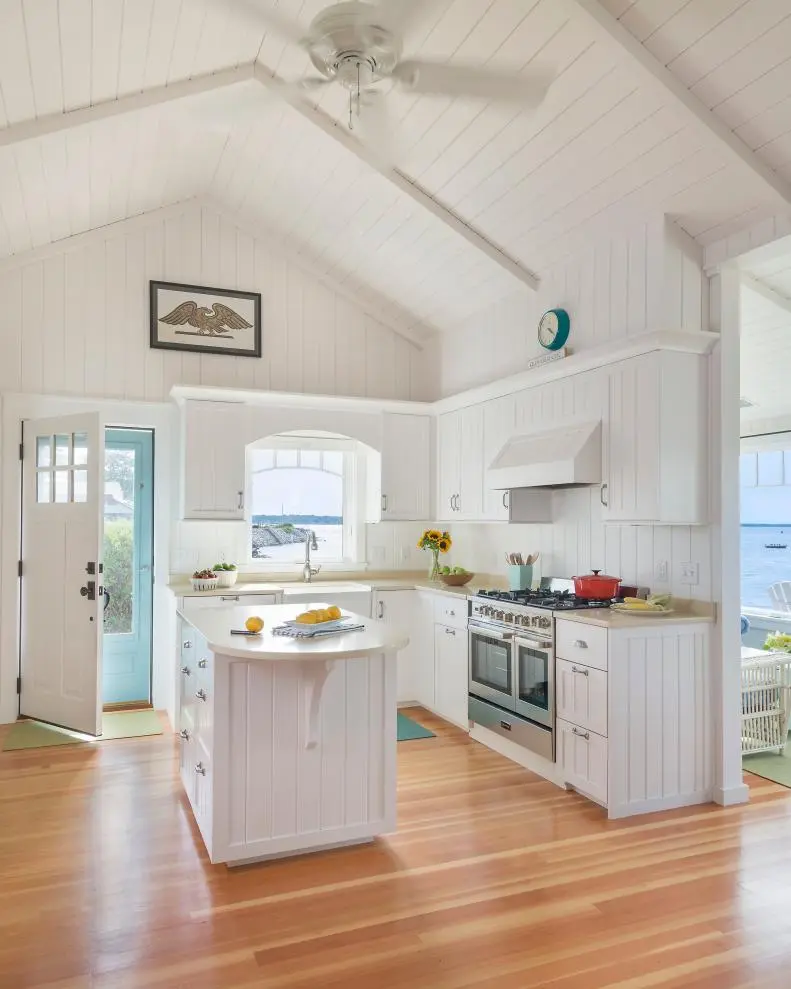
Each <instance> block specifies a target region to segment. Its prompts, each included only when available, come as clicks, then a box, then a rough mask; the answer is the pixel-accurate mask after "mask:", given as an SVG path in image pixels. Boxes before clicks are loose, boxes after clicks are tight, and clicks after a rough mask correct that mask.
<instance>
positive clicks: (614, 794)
mask: <svg viewBox="0 0 791 989" xmlns="http://www.w3.org/2000/svg"><path fill="white" fill-rule="evenodd" d="M665 621H667V622H668V624H665ZM609 649H610V662H609V672H608V677H609V779H608V799H607V810H608V816H609V817H611V818H617V817H626V816H629V815H632V814H643V813H648V812H649V811H654V810H663V809H667V808H670V807H683V806H687V805H689V804H698V803H708V802H709V801H710V800H711V799H712V795H713V787H714V750H713V736H712V730H713V724H714V714H713V708H712V702H713V698H712V675H711V674H712V664H711V659H710V655H709V626H708V625H705V624H701V625H693V626H683V625H679V626H673V625H672V624H670V620H663V622H662V624H660V625H658V626H657V627H656V628H653V627H652V628H644V627H643V628H636V629H635V630H634V631H629V630H627V629H618V630H613V629H610V631H609ZM627 752H628V758H627V755H626V753H627Z"/></svg>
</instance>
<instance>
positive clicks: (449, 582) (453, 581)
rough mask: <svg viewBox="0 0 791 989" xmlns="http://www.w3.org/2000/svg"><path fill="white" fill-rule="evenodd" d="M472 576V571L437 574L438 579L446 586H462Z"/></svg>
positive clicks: (467, 582)
mask: <svg viewBox="0 0 791 989" xmlns="http://www.w3.org/2000/svg"><path fill="white" fill-rule="evenodd" d="M474 576H475V574H474V573H442V574H440V575H439V579H440V580H441V581H442V583H443V584H445V585H446V586H447V587H463V586H464V585H465V584H469V582H470V581H471V580H472V578H473V577H474Z"/></svg>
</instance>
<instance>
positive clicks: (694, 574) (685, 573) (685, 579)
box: [680, 563, 699, 584]
mask: <svg viewBox="0 0 791 989" xmlns="http://www.w3.org/2000/svg"><path fill="white" fill-rule="evenodd" d="M698 570H699V566H698V564H697V563H682V564H681V576H680V580H681V583H682V584H697V582H698V579H699V578H698Z"/></svg>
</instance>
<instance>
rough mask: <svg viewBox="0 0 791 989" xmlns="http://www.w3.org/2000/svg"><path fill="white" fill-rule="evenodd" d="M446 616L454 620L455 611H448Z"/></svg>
mask: <svg viewBox="0 0 791 989" xmlns="http://www.w3.org/2000/svg"><path fill="white" fill-rule="evenodd" d="M448 614H449V615H450V617H451V618H455V617H456V612H455V611H449V612H448Z"/></svg>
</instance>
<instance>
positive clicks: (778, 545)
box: [764, 543, 788, 549]
mask: <svg viewBox="0 0 791 989" xmlns="http://www.w3.org/2000/svg"><path fill="white" fill-rule="evenodd" d="M787 548H788V543H764V549H787Z"/></svg>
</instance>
